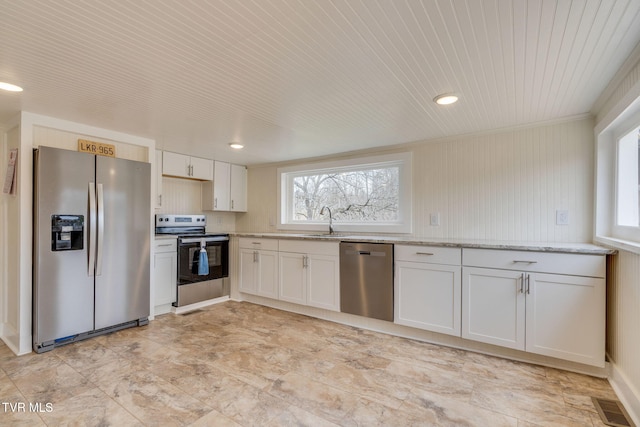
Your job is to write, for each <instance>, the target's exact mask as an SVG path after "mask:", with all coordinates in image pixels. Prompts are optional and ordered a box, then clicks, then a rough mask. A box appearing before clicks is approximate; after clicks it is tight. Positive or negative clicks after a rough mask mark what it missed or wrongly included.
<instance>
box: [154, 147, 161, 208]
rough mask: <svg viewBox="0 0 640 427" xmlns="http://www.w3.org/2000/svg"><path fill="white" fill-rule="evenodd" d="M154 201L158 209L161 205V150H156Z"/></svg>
mask: <svg viewBox="0 0 640 427" xmlns="http://www.w3.org/2000/svg"><path fill="white" fill-rule="evenodd" d="M155 163H156V164H155V166H156V176H155V182H156V201H155V207H156V209H159V208H161V207H162V151H161V150H156V161H155Z"/></svg>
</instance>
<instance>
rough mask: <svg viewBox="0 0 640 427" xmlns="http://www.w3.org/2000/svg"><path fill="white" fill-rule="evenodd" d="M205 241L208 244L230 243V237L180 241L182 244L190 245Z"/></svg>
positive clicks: (196, 238) (197, 238)
mask: <svg viewBox="0 0 640 427" xmlns="http://www.w3.org/2000/svg"><path fill="white" fill-rule="evenodd" d="M203 240H204V241H205V242H206V243H209V242H227V241H229V237H227V236H220V237H204V238H203V237H194V238H192V239H191V238H187V239H180V244H181V245H182V244H188V243H200V242H202V241H203Z"/></svg>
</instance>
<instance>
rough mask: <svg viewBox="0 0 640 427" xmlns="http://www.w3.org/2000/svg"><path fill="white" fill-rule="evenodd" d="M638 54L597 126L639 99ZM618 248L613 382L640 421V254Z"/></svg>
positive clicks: (610, 343)
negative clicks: (637, 97) (636, 98)
mask: <svg viewBox="0 0 640 427" xmlns="http://www.w3.org/2000/svg"><path fill="white" fill-rule="evenodd" d="M636 49H640V47H638V48H636ZM638 56H640V54H639V53H636V55H635V56H632V57H630V58H629V60H628V62H627V64H625V67H626V69H627V70H628V71H626V72H622V73H620V75H619V76H617V78H616V79H614V82H612V85H611V87H609V88H607V90H605V92H604V94H603V97H602V98H603V99H600V100H598V102H597V103H596V105H603V107H602V108H600V109H599V110H598V111H596V113H597V115H596V117H597V119H596V120H597V123H596V127H602V126H603V123H604V124H607V123H608V122H609V121H610V120H613V119H615V117H613V116H615V115H616V114H620V113H622V112H623V111H624V110H625V109H626V108H627V107H628V106H629V105H630V103H631V102H633V101H635V99H633V98H634V97H635V96H637V94H638V85H640V61H639V60H638ZM625 67H623V69H624V68H625ZM616 249H618V255H617V256H615V257H613V258H611V259H610V260H609V268H608V274H609V277H608V279H607V355H608V357H609V361H610V362H611V364H612V366H613V369H612V381H613V385H614V387H615V388H616V391H617V392H618V394H619V396H620V397H621V399H622V400H623V402H624V403H625V406H626V409H627V411H628V412H630V413H631V415H632V417H635V418H634V421H635V422H636V424H640V255H639V254H637V253H632V252H628V251H625V250H624V249H621V248H616Z"/></svg>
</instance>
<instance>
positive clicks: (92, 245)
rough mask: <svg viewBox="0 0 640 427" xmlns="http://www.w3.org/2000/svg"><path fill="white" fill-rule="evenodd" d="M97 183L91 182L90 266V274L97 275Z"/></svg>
mask: <svg viewBox="0 0 640 427" xmlns="http://www.w3.org/2000/svg"><path fill="white" fill-rule="evenodd" d="M96 222H97V219H96V184H95V183H93V182H90V183H89V236H88V237H89V268H88V271H87V273H88V275H89V276H95V272H96V270H95V267H96Z"/></svg>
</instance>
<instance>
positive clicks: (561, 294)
mask: <svg viewBox="0 0 640 427" xmlns="http://www.w3.org/2000/svg"><path fill="white" fill-rule="evenodd" d="M528 289H529V292H528V293H527V351H530V352H532V353H538V354H544V355H546V356H552V357H558V358H561V359H565V360H572V361H574V362H580V363H586V364H589V365H594V366H599V367H604V361H605V360H604V353H605V323H606V312H605V306H606V299H605V298H606V296H605V292H606V284H605V280H604V279H599V278H592V277H579V276H566V275H559V274H541V273H531V274H529V275H528Z"/></svg>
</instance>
